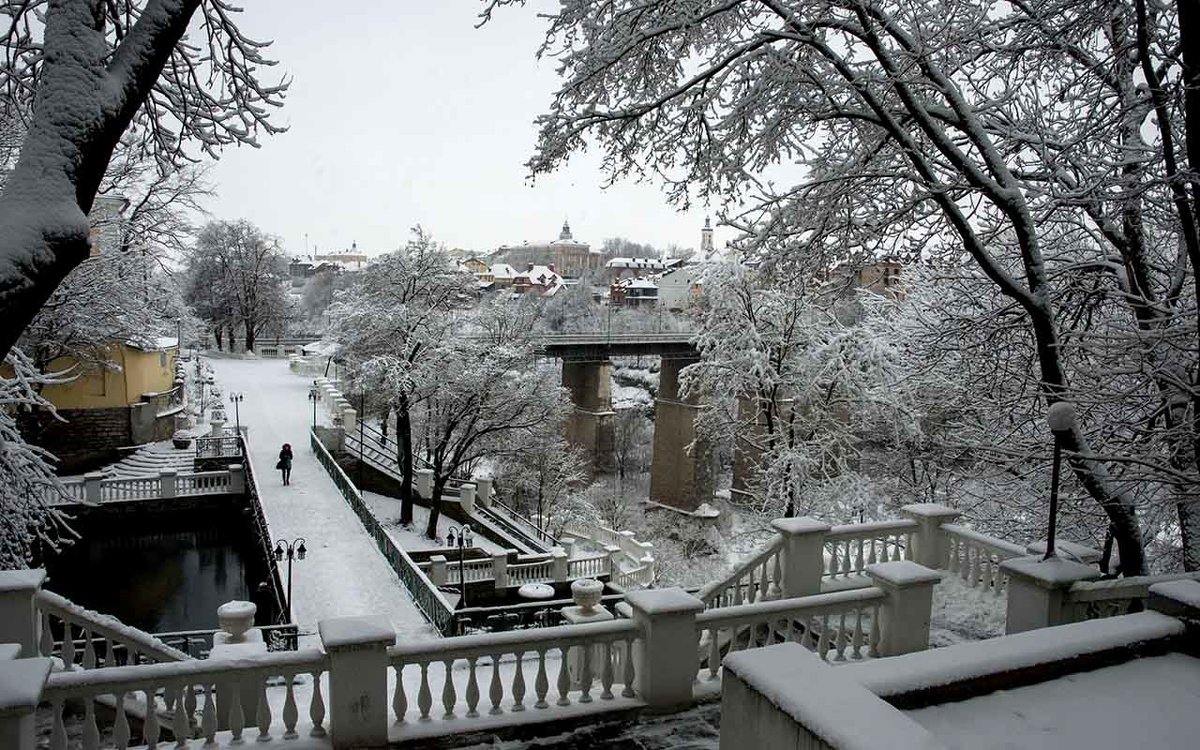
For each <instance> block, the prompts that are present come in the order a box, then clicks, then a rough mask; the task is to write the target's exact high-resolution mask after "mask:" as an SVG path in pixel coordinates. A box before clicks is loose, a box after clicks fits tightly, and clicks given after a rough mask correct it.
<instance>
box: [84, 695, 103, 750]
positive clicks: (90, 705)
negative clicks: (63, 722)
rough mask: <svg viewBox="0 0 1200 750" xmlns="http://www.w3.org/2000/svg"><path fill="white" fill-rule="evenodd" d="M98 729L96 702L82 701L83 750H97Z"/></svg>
mask: <svg viewBox="0 0 1200 750" xmlns="http://www.w3.org/2000/svg"><path fill="white" fill-rule="evenodd" d="M99 748H100V728H99V727H98V726H96V701H94V700H92V699H91V698H90V697H89V698H84V699H83V750H99Z"/></svg>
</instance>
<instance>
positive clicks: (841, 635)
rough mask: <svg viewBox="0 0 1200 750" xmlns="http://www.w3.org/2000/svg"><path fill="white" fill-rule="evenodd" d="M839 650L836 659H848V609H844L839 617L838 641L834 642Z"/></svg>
mask: <svg viewBox="0 0 1200 750" xmlns="http://www.w3.org/2000/svg"><path fill="white" fill-rule="evenodd" d="M834 647H835V650H836V652H837V657H836V658H835V661H846V611H845V610H842V614H841V616H840V617H838V632H837V642H836V643H835V644H834Z"/></svg>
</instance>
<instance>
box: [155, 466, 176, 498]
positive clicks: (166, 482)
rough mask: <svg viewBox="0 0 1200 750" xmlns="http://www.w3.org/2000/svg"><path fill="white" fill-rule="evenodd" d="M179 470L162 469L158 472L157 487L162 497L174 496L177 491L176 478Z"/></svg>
mask: <svg viewBox="0 0 1200 750" xmlns="http://www.w3.org/2000/svg"><path fill="white" fill-rule="evenodd" d="M178 476H179V472H178V471H176V470H175V469H163V470H161V471H159V472H158V487H159V491H160V492H161V493H162V496H163V497H175V495H176V494H178V493H177V488H176V486H175V485H176V479H177V478H178Z"/></svg>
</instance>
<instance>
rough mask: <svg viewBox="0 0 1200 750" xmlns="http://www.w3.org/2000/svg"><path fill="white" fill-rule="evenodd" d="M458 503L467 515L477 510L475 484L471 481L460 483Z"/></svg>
mask: <svg viewBox="0 0 1200 750" xmlns="http://www.w3.org/2000/svg"><path fill="white" fill-rule="evenodd" d="M458 504H459V506H460V507H461V508H462V511H463V513H466V514H467V515H470V514H472V513H474V512H475V485H473V484H470V483H465V484H462V485H459V488H458Z"/></svg>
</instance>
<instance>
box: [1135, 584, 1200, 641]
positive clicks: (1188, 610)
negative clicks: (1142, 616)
mask: <svg viewBox="0 0 1200 750" xmlns="http://www.w3.org/2000/svg"><path fill="white" fill-rule="evenodd" d="M1146 603H1147V606H1148V607H1149V608H1150V609H1152V610H1154V611H1155V612H1162V613H1163V614H1164V615H1167V616H1169V617H1174V618H1176V619H1179V620H1183V621H1184V622H1185V623H1187V625H1188V629H1189V630H1190V631H1191V632H1192V634H1193V637H1194V636H1195V635H1196V634H1200V581H1186V580H1179V581H1163V582H1162V583H1156V584H1154V585H1153V586H1151V587H1150V597H1149V599H1148V600H1147V602H1146Z"/></svg>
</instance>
